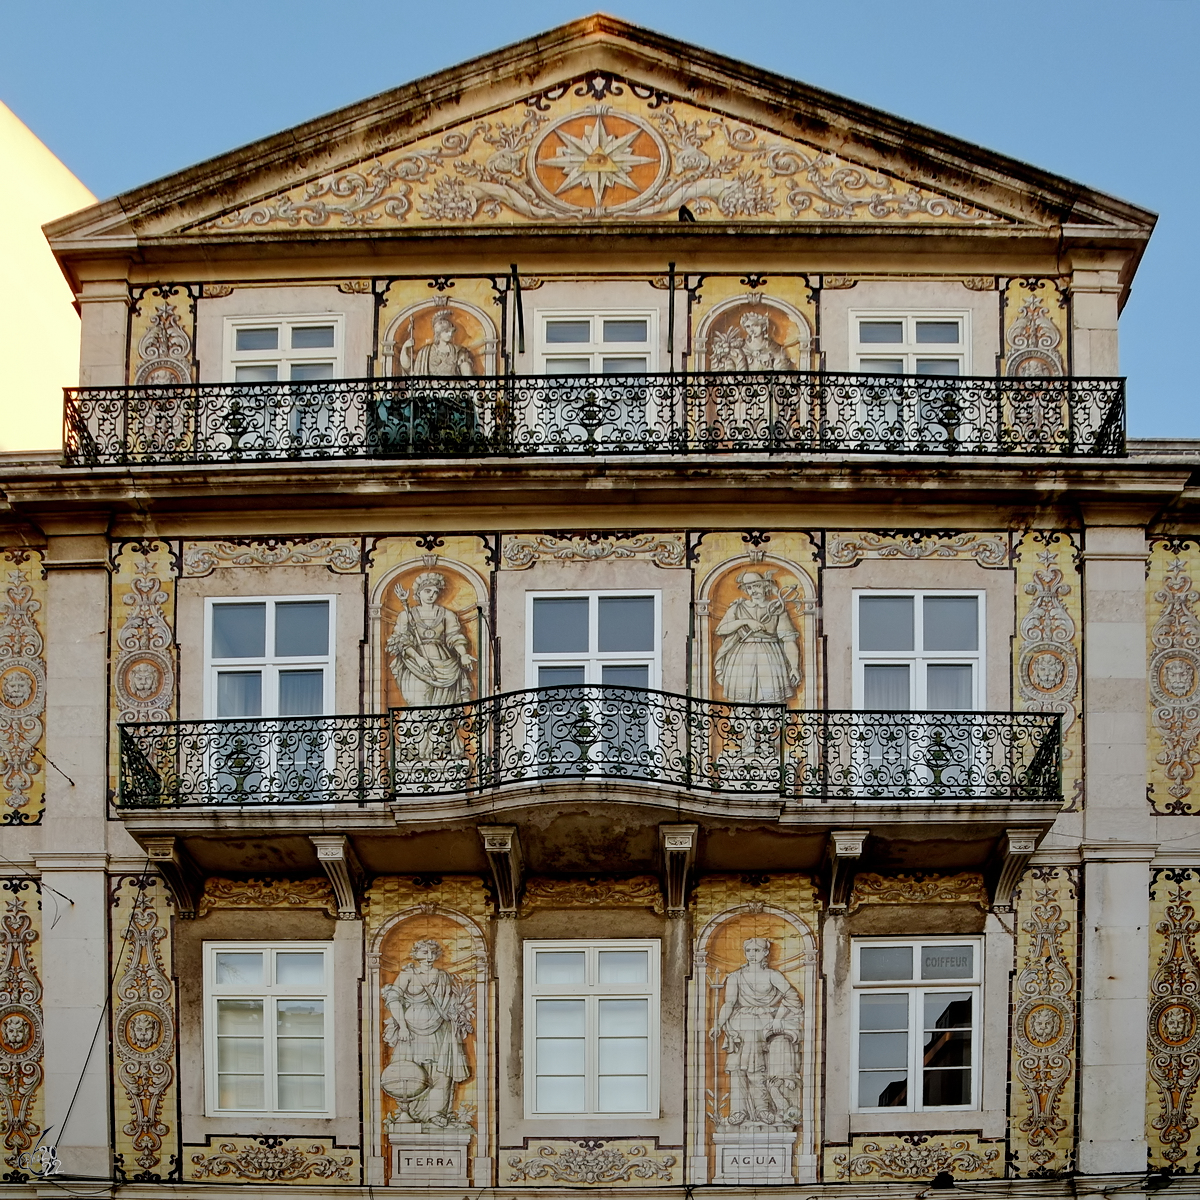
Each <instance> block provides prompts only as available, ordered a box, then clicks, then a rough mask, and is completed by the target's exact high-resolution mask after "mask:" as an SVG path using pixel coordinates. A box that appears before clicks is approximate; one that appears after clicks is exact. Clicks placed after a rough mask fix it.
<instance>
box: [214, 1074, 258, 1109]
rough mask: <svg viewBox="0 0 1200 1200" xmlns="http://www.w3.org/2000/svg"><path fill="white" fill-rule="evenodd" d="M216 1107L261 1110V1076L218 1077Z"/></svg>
mask: <svg viewBox="0 0 1200 1200" xmlns="http://www.w3.org/2000/svg"><path fill="white" fill-rule="evenodd" d="M217 1107H218V1108H234V1109H237V1108H245V1109H261V1108H263V1107H264V1102H263V1077H262V1076H261V1075H220V1076H218V1077H217Z"/></svg>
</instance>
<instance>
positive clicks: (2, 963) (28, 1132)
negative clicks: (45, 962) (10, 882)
mask: <svg viewBox="0 0 1200 1200" xmlns="http://www.w3.org/2000/svg"><path fill="white" fill-rule="evenodd" d="M38 937H39V934H38V931H37V929H35V928H34V921H33V916H32V914H31V913H30V911H29V908H28V904H27V901H26V900H25V899H24V898H23V897H22V896H20V895H19V894H17V892H16V890H15V889H12V895H11V896H10V897H9V898H8V899H7V900H6V902H5V913H4V917H3V919H2V920H0V1134H2V1135H3V1150H4V1162H5V1164H6V1165H7V1166H8V1167H9V1169H10V1172H11V1173H10V1174H9V1176H8V1179H9V1181H10V1182H14V1183H16V1182H21V1181H22V1180H23V1179H24V1178H25V1176H24V1175H22V1174H20V1171H19V1167H20V1165H21V1161H22V1156H23V1155H25V1154H26V1153H27V1152H28V1151H29V1150H30V1148H31V1147H32V1146H33V1145H34V1144H35V1143H36V1142H37V1140H38V1135H39V1134H40V1133H41V1126H40V1124H39V1123H38V1120H37V1116H38V1113H37V1103H38V1092H39V1090H40V1088H41V1086H42V1079H43V1073H42V1047H43V1023H42V981H41V978H40V977H39V974H38V969H37V963H36V962H35V959H34V951H33V948H34V944H35V943H36V942H37V941H38Z"/></svg>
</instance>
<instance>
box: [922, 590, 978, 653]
mask: <svg viewBox="0 0 1200 1200" xmlns="http://www.w3.org/2000/svg"><path fill="white" fill-rule="evenodd" d="M922 607H923V610H924V611H923V613H922V616H923V623H924V626H925V629H924V633H925V649H926V650H978V649H979V597H978V596H925V597H924V598H923V601H922Z"/></svg>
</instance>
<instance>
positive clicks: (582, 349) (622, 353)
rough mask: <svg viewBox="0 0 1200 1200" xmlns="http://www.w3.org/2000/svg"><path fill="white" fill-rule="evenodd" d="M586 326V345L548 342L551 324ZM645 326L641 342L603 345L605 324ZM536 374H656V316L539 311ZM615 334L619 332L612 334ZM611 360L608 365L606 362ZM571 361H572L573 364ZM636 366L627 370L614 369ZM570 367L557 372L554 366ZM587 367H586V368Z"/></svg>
mask: <svg viewBox="0 0 1200 1200" xmlns="http://www.w3.org/2000/svg"><path fill="white" fill-rule="evenodd" d="M585 321H586V322H587V325H588V338H587V340H586V341H578V342H575V341H551V340H550V334H549V327H550V325H551V324H552V323H554V322H572V323H573V322H585ZM626 322H632V323H642V322H644V323H645V326H646V338H645V340H644V341H616V340H614V341H605V332H606V329H605V326H606V324H608V323H626ZM536 328H537V339H538V340H537V355H536V359H537V370H538V373H539V374H541V375H560V374H561V375H579V374H586V375H604V374H612V373H621V374H632V375H640V374H643V373H651V372H654V371H657V370H658V313H657V311H656V310H654V309H625V308H614V309H564V310H562V311H558V310H541V311H539V312H538V314H537V326H536ZM614 332H619V331H616V330H614ZM606 358H607V359H612V360H614V363H610V364H608V368H610V369H606V364H605V362H604V360H605V359H606ZM572 360H574V361H573V362H572ZM616 360H620V361H621V363H629V362H630V360H635V363H634V365H633V366H632V367H630V368H629V369H626V368H625V367H624V366H618V365H616ZM557 361H562V362H564V363H571V365H570V366H569V367H567V368H566V369H563V370H556V369H555V367H556V362H557ZM585 363H586V366H585ZM580 368H583V369H580Z"/></svg>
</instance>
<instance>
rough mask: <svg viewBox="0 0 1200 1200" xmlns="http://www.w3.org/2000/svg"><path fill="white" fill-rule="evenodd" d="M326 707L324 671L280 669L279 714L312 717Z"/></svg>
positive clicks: (282, 715)
mask: <svg viewBox="0 0 1200 1200" xmlns="http://www.w3.org/2000/svg"><path fill="white" fill-rule="evenodd" d="M324 709H325V672H324V671H280V672H279V715H280V716H281V717H311V716H316V715H317V714H318V713H321V712H323V711H324Z"/></svg>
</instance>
